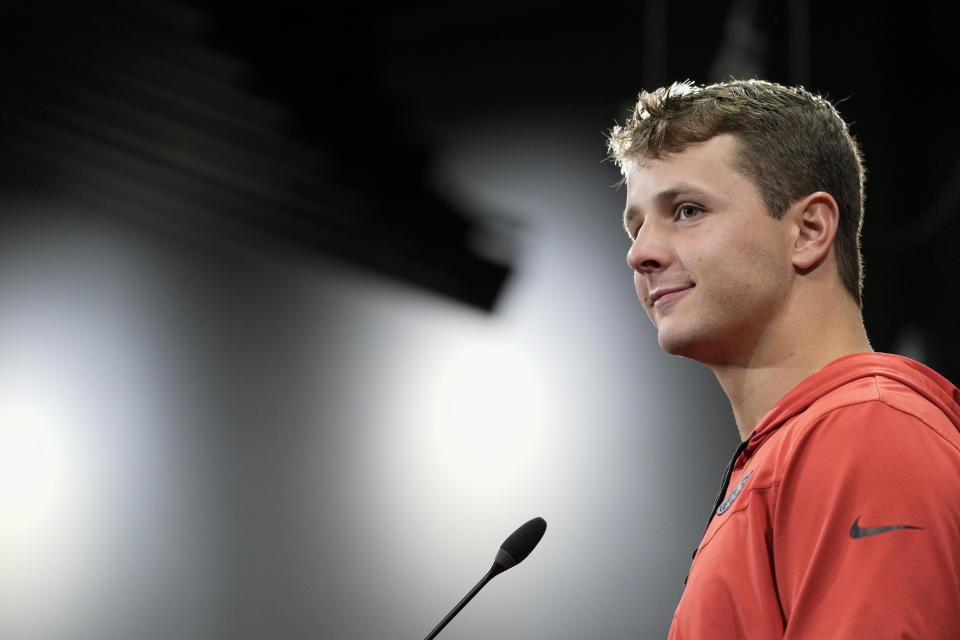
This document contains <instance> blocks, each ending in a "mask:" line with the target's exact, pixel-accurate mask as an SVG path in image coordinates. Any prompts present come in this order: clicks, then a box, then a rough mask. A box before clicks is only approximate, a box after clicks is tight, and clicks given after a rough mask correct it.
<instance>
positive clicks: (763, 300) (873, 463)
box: [610, 81, 960, 640]
mask: <svg viewBox="0 0 960 640" xmlns="http://www.w3.org/2000/svg"><path fill="white" fill-rule="evenodd" d="M610 151H611V155H612V157H613V158H614V159H615V160H616V161H617V163H618V164H619V166H620V168H621V169H622V172H623V175H624V177H625V180H626V184H627V206H626V212H625V216H624V222H625V225H626V229H627V233H628V234H629V235H630V238H631V240H632V245H631V247H630V250H629V252H628V254H627V262H628V264H629V265H630V266H631V267H632V269H633V271H634V282H635V285H636V290H637V295H638V297H639V298H640V301H641V303H642V304H643V306H644V309H645V310H646V312H647V315H649V317H650V320H651V321H652V322H653V324H654V326H655V327H656V329H657V335H658V339H659V343H660V346H661V347H662V348H663V349H664V350H665V351H667V352H669V353H672V354H676V355H681V356H686V357H688V358H693V359H695V360H698V361H700V362H703V363H704V364H706V365H707V366H709V367H710V368H711V369H712V370H713V372H714V374H715V375H716V377H717V380H718V381H719V382H720V385H721V386H722V388H723V390H724V392H725V393H726V394H727V397H728V398H729V399H730V404H731V405H732V407H733V414H734V417H735V418H736V421H737V426H738V429H739V431H740V436H741V439H742V440H743V442H742V444H741V445H740V447H739V448H738V449H737V451H736V453H735V455H734V458H733V460H732V461H731V466H730V468H729V469H728V471H727V474H726V477H725V479H724V484H723V487H722V488H721V492H720V496H719V497H718V501H717V506H716V509H715V511H714V512H713V513H712V514H711V519H710V521H709V524H708V526H707V530H706V532H705V534H704V536H703V540H702V541H701V543H700V546H699V548H698V550H697V552H696V554H695V556H694V561H693V564H692V566H691V568H690V573H689V575H688V580H687V583H686V587H685V590H684V594H683V597H682V598H681V600H680V603H679V605H678V607H677V610H676V613H675V615H674V620H673V624H672V626H671V629H670V638H671V639H676V640H679V639H681V638H682V639H686V640H691V639H694V640H696V639H701V638H711V639H712V638H719V639H724V640H726V639H733V638H757V639H768V638H790V639H795V640H799V639H817V640H823V639H828V638H924V639H932V638H957V637H960V405H958V402H960V392H958V391H957V389H956V388H955V387H954V386H953V385H951V384H950V383H949V382H948V381H947V380H945V379H944V378H942V377H941V376H939V375H938V374H937V373H935V372H934V371H931V370H930V369H928V368H926V367H924V366H923V365H921V364H919V363H917V362H914V361H912V360H909V359H907V358H903V357H900V356H895V355H890V354H880V353H872V350H871V348H870V344H869V342H868V341H867V336H866V332H865V330H864V326H863V322H862V319H861V313H860V309H861V290H862V266H861V258H860V249H859V245H860V228H861V224H862V219H863V177H864V173H863V167H862V162H861V158H860V152H859V150H858V148H857V145H856V143H855V141H854V140H853V138H852V137H851V136H850V134H849V132H848V129H847V126H846V124H845V123H844V122H843V120H842V119H841V118H840V116H839V114H838V113H837V111H836V110H835V109H834V107H833V105H831V104H830V103H829V102H828V101H827V100H825V99H823V98H821V97H819V96H815V95H812V94H810V93H809V92H807V91H805V90H804V89H802V88H792V87H784V86H781V85H777V84H773V83H769V82H761V81H731V82H725V83H721V84H715V85H710V86H702V87H699V86H694V85H692V84H689V83H683V84H674V85H672V86H671V87H668V88H661V89H658V90H657V91H654V92H651V93H648V92H643V93H641V94H640V100H639V102H638V104H637V107H636V109H635V111H634V113H633V115H632V117H631V119H630V120H629V121H628V122H627V124H626V125H623V126H616V127H614V128H613V130H612V131H611V133H610Z"/></svg>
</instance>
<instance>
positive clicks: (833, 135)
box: [608, 80, 865, 308]
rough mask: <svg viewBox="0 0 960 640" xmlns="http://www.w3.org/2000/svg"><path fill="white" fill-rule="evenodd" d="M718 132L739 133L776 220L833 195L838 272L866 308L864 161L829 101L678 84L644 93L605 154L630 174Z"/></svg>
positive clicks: (750, 88)
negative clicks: (796, 206) (812, 198)
mask: <svg viewBox="0 0 960 640" xmlns="http://www.w3.org/2000/svg"><path fill="white" fill-rule="evenodd" d="M721 133H730V134H733V135H734V136H736V138H737V140H738V143H739V151H738V156H737V160H736V168H737V169H738V170H739V171H741V172H742V173H743V174H744V175H746V176H747V177H748V178H750V179H751V180H752V181H753V183H754V184H755V185H756V187H757V189H758V191H759V192H760V195H761V197H762V198H763V201H764V204H765V205H766V207H767V209H768V210H769V213H770V215H771V216H773V217H774V218H776V219H778V220H779V219H780V218H782V217H783V214H784V213H785V212H786V210H787V208H788V207H789V206H790V205H791V204H792V203H794V202H796V201H797V200H799V199H801V198H803V197H804V196H807V195H809V194H811V193H814V192H816V191H826V192H827V193H829V194H830V195H832V196H833V197H834V199H835V200H836V201H837V205H838V206H839V209H840V220H839V222H838V228H837V234H836V236H835V238H834V242H833V250H834V255H835V256H836V260H837V268H838V271H839V274H840V279H841V281H842V282H843V285H844V287H845V288H846V289H847V291H848V292H849V293H850V295H851V296H852V297H853V299H854V300H856V302H857V304H858V305H859V306H860V307H861V308H862V307H863V258H862V256H861V253H860V232H861V229H862V227H863V201H864V189H863V186H864V179H865V173H864V167H863V158H862V155H861V152H860V149H859V146H858V145H857V142H856V140H855V139H854V138H853V136H852V135H851V134H850V131H849V129H848V127H847V123H846V122H844V121H843V118H841V117H840V114H839V113H838V112H837V110H836V108H835V107H834V106H833V105H832V104H831V103H830V102H829V101H828V100H827V99H825V98H823V97H821V96H818V95H814V94H812V93H810V92H809V91H807V90H806V89H804V88H803V87H787V86H783V85H780V84H776V83H773V82H766V81H762V80H730V81H728V82H720V83H717V84H711V85H706V86H697V85H694V84H693V83H692V82H689V81H688V82H677V83H674V84H672V85H670V86H669V87H661V88H659V89H657V90H656V91H652V92H647V91H642V92H640V96H639V99H638V101H637V105H636V107H635V108H634V110H633V112H632V113H631V115H630V118H629V120H628V121H627V123H626V124H624V125H616V126H614V127H613V129H611V130H610V133H609V134H608V149H609V152H610V157H611V158H612V159H613V160H614V161H616V163H617V165H618V166H619V167H620V169H621V171H622V172H623V175H624V176H626V175H627V174H628V173H629V170H630V165H631V163H633V162H642V161H643V160H644V159H649V158H660V157H662V156H663V155H665V154H670V153H676V152H679V151H682V150H683V149H684V148H686V147H687V146H688V145H690V144H695V143H698V142H705V141H707V140H709V139H710V138H712V137H714V136H716V135H718V134H721Z"/></svg>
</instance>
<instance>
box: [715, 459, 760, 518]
mask: <svg viewBox="0 0 960 640" xmlns="http://www.w3.org/2000/svg"><path fill="white" fill-rule="evenodd" d="M751 475H753V469H750V471H747V472H746V473H745V474H744V476H743V478H741V479H740V482H738V483H737V486H735V487H734V488H733V491H731V492H730V494H729V495H728V496H727V497H726V498H724V499H723V502H721V503H720V506H719V507H717V515H718V516H722V515H723V514H724V513H726V511H727V509H729V508H730V505H732V504H733V501H734V500H736V499H737V496H739V495H740V492H741V491H743V486H744V485H745V484H747V480H748V479H749V478H750V476H751Z"/></svg>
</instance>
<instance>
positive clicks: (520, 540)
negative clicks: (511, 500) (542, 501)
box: [493, 517, 547, 571]
mask: <svg viewBox="0 0 960 640" xmlns="http://www.w3.org/2000/svg"><path fill="white" fill-rule="evenodd" d="M546 530H547V521H546V520H544V519H543V518H540V517H537V518H534V519H533V520H530V521H529V522H525V523H524V524H522V525H520V527H519V528H518V529H517V530H516V531H514V532H513V533H511V534H510V536H509V537H508V538H507V539H506V540H504V541H503V544H501V545H500V550H499V551H498V552H497V558H496V560H494V563H493V564H494V567H497V566H498V565H499V567H500V571H505V570H506V569H509V568H510V567H513V566H515V565H518V564H520V563H521V562H523V560H524V559H525V558H526V557H527V556H528V555H530V552H531V551H533V548H534V547H536V546H537V544H539V543H540V539H541V538H543V534H544V532H546Z"/></svg>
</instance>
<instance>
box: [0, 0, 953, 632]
mask: <svg viewBox="0 0 960 640" xmlns="http://www.w3.org/2000/svg"><path fill="white" fill-rule="evenodd" d="M351 7H352V8H351ZM948 14H949V11H948V9H947V8H946V3H944V4H943V5H940V4H932V5H929V6H924V5H923V4H922V3H914V4H912V5H910V7H906V8H901V9H898V10H897V11H894V10H892V9H891V10H889V11H885V10H881V9H879V8H877V7H876V6H871V7H869V8H862V7H855V6H850V7H845V6H843V5H838V4H837V3H833V2H830V3H827V2H820V1H816V0H779V1H773V2H759V1H753V2H751V1H746V0H728V1H719V2H710V3H703V4H697V3H693V4H690V3H684V4H683V5H682V6H681V5H679V4H675V3H668V2H666V0H653V1H650V2H641V1H637V2H633V3H626V2H592V3H563V2H542V1H536V0H525V1H512V2H497V1H492V2H491V1H485V2H479V1H465V2H439V1H435V0H433V1H431V0H424V1H421V2H389V3H388V2H368V3H365V4H363V5H362V6H355V5H347V4H346V3H344V6H342V7H339V8H331V7H330V6H328V5H323V4H321V3H292V2H288V1H278V2H270V3H260V4H249V5H241V4H237V3H233V2H218V1H217V0H197V1H195V2H184V3H173V2H168V1H166V0H162V1H159V2H149V3H148V2H142V1H135V2H123V1H122V0H103V1H102V2H79V3H78V2H65V1H64V2H55V1H47V0H40V1H35V2H6V3H4V4H3V5H2V8H0V78H2V82H0V90H2V93H0V169H2V173H0V637H2V638H4V639H5V640H8V639H9V640H154V639H155V640H175V639H177V640H179V639H184V640H187V639H190V640H193V639H197V640H200V639H203V640H207V639H211V640H212V639H220V638H223V639H226V638H231V639H245V638H251V639H252V638H271V639H277V640H281V639H300V638H351V639H353V638H356V639H371V640H373V639H381V638H421V637H423V636H425V635H426V634H427V632H428V631H429V630H430V629H432V628H433V626H434V625H435V624H436V623H437V622H438V621H439V620H440V618H441V617H442V616H443V615H444V614H445V613H446V612H447V611H448V610H449V609H450V608H451V607H452V606H453V605H454V604H455V603H456V602H457V601H458V600H459V599H460V598H461V597H462V596H463V595H464V594H465V593H466V592H467V591H468V589H469V588H470V587H472V586H473V584H474V583H475V582H476V581H477V580H478V579H479V578H480V577H481V576H482V575H483V573H484V572H485V571H486V570H487V569H488V568H489V566H490V563H491V562H492V560H493V556H494V553H495V551H496V549H497V547H498V545H499V544H500V542H502V540H503V539H504V538H505V537H506V536H507V535H508V534H509V533H510V532H511V531H513V529H514V528H515V527H517V526H518V525H520V524H521V523H523V522H525V521H526V520H528V519H530V518H532V517H534V516H537V515H539V516H543V517H544V518H545V519H546V520H547V522H548V529H547V532H546V535H545V537H544V538H543V541H542V542H541V544H540V546H539V547H538V548H537V549H536V550H535V551H534V552H533V554H532V555H531V556H530V558H529V559H527V560H526V561H525V562H524V564H523V565H521V566H520V567H518V568H516V569H513V570H511V571H509V572H507V573H506V574H504V575H502V576H500V577H498V578H496V579H495V580H494V581H493V582H492V583H491V584H490V585H488V586H487V587H486V589H485V590H484V591H483V592H481V593H480V595H479V596H477V598H476V599H475V600H474V601H473V602H472V603H471V604H470V606H469V607H467V608H466V609H465V610H464V611H463V612H462V613H461V614H460V615H459V616H458V617H457V618H456V619H455V620H454V621H453V622H452V623H451V624H450V626H449V627H447V629H446V630H445V631H444V632H443V633H442V634H441V637H445V638H451V639H453V638H460V639H479V638H494V637H496V638H544V639H545V638H551V639H553V638H612V639H618V638H660V637H664V636H665V634H666V631H667V628H668V626H669V624H670V620H671V616H672V613H673V609H674V607H675V605H676V602H677V600H678V599H679V597H680V594H681V592H682V588H683V579H684V576H685V574H686V571H687V568H688V566H689V561H690V553H691V551H692V549H693V547H694V546H695V545H696V544H697V542H698V541H699V538H700V535H701V533H702V527H703V526H704V524H705V522H706V518H707V515H708V511H709V509H710V508H711V505H712V504H713V499H714V495H715V491H716V490H717V488H718V487H717V484H718V482H719V476H720V474H721V472H722V469H723V467H724V466H725V464H726V461H727V458H728V456H729V455H730V453H731V452H732V451H733V449H734V448H735V446H736V444H737V433H736V429H735V425H734V422H733V419H732V416H731V413H730V409H729V406H728V404H727V402H726V399H725V397H724V396H723V395H722V393H721V391H720V389H719V387H718V386H717V385H716V382H715V380H714V379H713V377H712V375H711V373H710V372H709V371H708V370H707V369H706V368H704V367H702V366H700V365H698V364H697V363H693V362H690V361H685V360H680V359H675V358H672V357H668V356H665V355H664V354H663V353H661V352H660V351H659V348H658V347H657V344H656V335H655V332H654V330H653V329H652V327H651V326H650V324H649V322H648V321H647V319H646V317H645V315H644V313H643V310H642V308H641V306H640V304H639V303H638V302H637V301H636V299H635V295H634V292H633V286H632V282H631V274H630V271H629V269H628V268H627V266H626V264H625V262H624V256H625V252H626V250H627V247H628V244H627V239H626V236H625V235H624V233H623V231H622V230H621V226H620V216H621V211H622V208H623V198H624V190H623V189H622V188H621V189H617V188H616V187H615V183H616V182H617V180H618V179H619V175H618V172H617V170H616V168H615V167H614V166H613V165H612V164H611V163H609V162H605V161H604V156H605V142H604V136H603V132H604V131H605V130H607V129H608V128H609V127H610V126H611V125H612V124H613V122H614V120H615V119H616V120H620V121H622V120H623V119H624V118H625V117H626V113H627V108H628V107H629V106H630V105H631V104H632V103H633V101H634V99H635V96H636V93H637V92H638V91H639V90H640V89H641V88H655V87H656V86H660V85H662V84H664V83H666V82H669V81H671V80H680V79H685V78H690V79H693V80H695V81H698V82H706V81H712V80H717V79H723V78H726V77H729V76H735V77H765V78H768V79H771V80H775V81H781V82H788V83H795V84H804V85H805V86H807V87H809V88H811V89H813V90H814V91H817V92H820V93H824V94H826V95H828V96H829V97H831V98H833V99H834V100H837V101H839V108H840V110H841V112H842V113H843V114H844V116H845V117H846V118H847V119H848V120H849V121H850V122H852V123H853V124H852V128H853V132H854V134H855V135H856V136H857V137H858V138H859V139H860V140H861V142H862V146H863V148H864V151H865V154H866V161H867V167H868V173H869V181H868V198H867V211H868V213H867V222H866V226H865V231H864V233H865V236H864V249H865V251H866V273H867V284H866V306H865V314H866V321H867V328H868V332H869V333H870V337H871V339H872V341H873V345H874V347H875V348H876V349H877V350H883V351H895V352H899V353H904V354H906V355H911V356H913V357H916V358H918V359H920V360H922V361H924V362H926V363H928V364H931V365H933V366H935V367H937V368H938V369H940V370H941V372H943V373H944V374H945V375H947V376H948V377H952V378H953V379H956V378H957V377H958V376H957V374H958V373H960V357H958V342H957V340H956V338H955V335H954V329H955V327H956V323H955V322H954V320H953V316H952V313H951V312H952V310H953V306H952V303H951V298H952V296H953V294H954V292H955V285H954V282H953V278H954V277H953V274H954V273H956V272H957V264H956V263H957V251H956V250H955V248H954V247H953V244H954V243H953V242H952V238H953V237H955V235H956V232H957V231H958V224H957V216H956V213H957V210H958V208H960V186H958V185H960V164H958V163H957V159H956V157H955V155H956V149H957V142H958V138H960V135H958V128H957V126H956V123H955V120H954V116H953V112H954V111H955V110H954V109H953V105H952V103H950V102H949V101H948V99H947V97H946V96H947V95H949V94H950V93H952V90H951V89H950V88H949V87H950V86H951V85H952V83H953V82H954V81H955V77H956V72H957V70H958V69H957V67H958V62H957V58H956V56H955V54H954V52H953V50H952V39H953V38H952V33H950V32H948V29H949V25H950V24H951V18H952V16H950V15H948Z"/></svg>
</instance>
